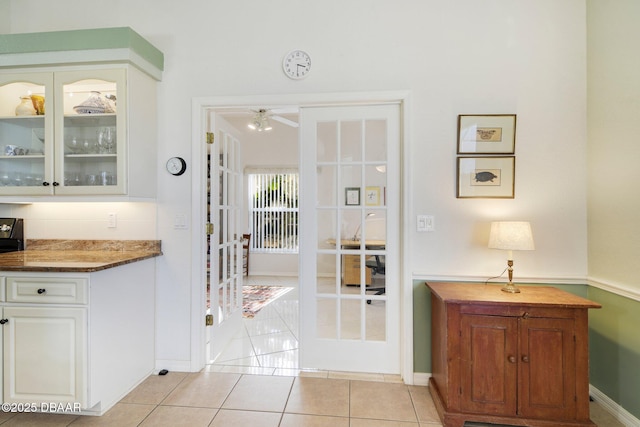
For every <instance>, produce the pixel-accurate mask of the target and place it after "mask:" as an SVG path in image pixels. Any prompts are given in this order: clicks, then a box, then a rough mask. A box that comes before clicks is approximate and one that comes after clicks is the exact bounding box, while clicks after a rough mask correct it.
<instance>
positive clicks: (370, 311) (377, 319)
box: [365, 300, 387, 341]
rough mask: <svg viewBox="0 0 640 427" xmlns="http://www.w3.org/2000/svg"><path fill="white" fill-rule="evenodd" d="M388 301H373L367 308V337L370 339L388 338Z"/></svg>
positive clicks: (381, 339) (380, 339)
mask: <svg viewBox="0 0 640 427" xmlns="http://www.w3.org/2000/svg"><path fill="white" fill-rule="evenodd" d="M386 309H387V302H386V301H378V300H375V301H371V303H370V304H367V308H366V309H365V316H366V319H365V328H366V330H365V331H366V332H365V335H366V337H365V339H367V340H369V341H385V340H386V339H387V325H386V323H385V319H386V318H387V313H386Z"/></svg>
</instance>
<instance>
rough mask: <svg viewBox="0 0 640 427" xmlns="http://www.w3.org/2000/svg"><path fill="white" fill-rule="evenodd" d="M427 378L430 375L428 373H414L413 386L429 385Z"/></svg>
mask: <svg viewBox="0 0 640 427" xmlns="http://www.w3.org/2000/svg"><path fill="white" fill-rule="evenodd" d="M429 378H431V374H430V373H426V372H414V373H413V384H414V385H429Z"/></svg>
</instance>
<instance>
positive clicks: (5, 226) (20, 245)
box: [0, 218, 24, 253]
mask: <svg viewBox="0 0 640 427" xmlns="http://www.w3.org/2000/svg"><path fill="white" fill-rule="evenodd" d="M21 250H24V222H23V220H22V218H0V253H4V252H14V251H21Z"/></svg>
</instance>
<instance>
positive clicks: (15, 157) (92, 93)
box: [0, 29, 161, 203]
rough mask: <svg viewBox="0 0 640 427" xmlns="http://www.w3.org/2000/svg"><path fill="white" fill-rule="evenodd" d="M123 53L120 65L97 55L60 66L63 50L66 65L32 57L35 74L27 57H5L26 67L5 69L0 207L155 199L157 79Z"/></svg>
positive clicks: (0, 81) (0, 85)
mask: <svg viewBox="0 0 640 427" xmlns="http://www.w3.org/2000/svg"><path fill="white" fill-rule="evenodd" d="M113 30H118V32H116V33H114V32H113V31H111V32H109V33H108V34H111V35H114V34H115V35H117V34H121V33H123V34H125V35H127V36H130V35H131V34H134V35H136V34H135V33H133V32H132V31H131V30H130V29H113ZM86 31H89V33H87V32H86ZM91 31H92V30H83V31H80V33H82V34H76V32H63V33H64V37H62V38H61V40H62V42H63V44H64V40H66V38H68V37H69V33H72V35H73V37H82V36H88V35H93V32H91ZM95 31H98V32H100V31H104V30H95ZM51 34H54V35H56V34H57V33H51ZM100 34H102V33H100ZM102 35H103V36H104V34H102ZM15 36H19V35H15ZM23 36H28V35H23ZM136 36H137V35H136ZM2 37H11V36H2ZM52 37H53V36H52ZM138 37H139V36H138ZM116 39H117V38H116ZM140 39H141V38H140ZM11 40H12V39H9V42H10V41H11ZM142 40H143V39H142ZM127 43H129V41H127ZM136 43H141V42H140V40H139V39H136ZM8 44H9V45H10V44H11V43H8ZM116 47H118V46H114V48H116ZM132 49H133V48H132ZM121 50H122V49H115V51H117V52H118V54H117V55H116V57H114V58H113V63H109V61H101V62H98V61H93V60H91V58H93V56H92V51H91V50H90V49H89V50H87V52H88V53H87V55H88V56H87V58H89V59H88V60H87V61H80V63H78V61H77V60H76V61H74V63H73V64H71V63H69V64H65V63H58V62H62V61H64V60H65V58H66V57H67V53H66V52H64V51H63V49H62V50H61V51H60V52H58V53H59V56H60V58H59V61H54V60H52V59H51V58H55V57H56V53H57V52H56V51H54V52H47V54H48V56H46V58H45V59H43V57H42V54H29V55H27V58H33V62H34V65H33V66H29V67H24V66H22V65H23V64H24V63H28V60H27V59H25V58H24V56H22V55H16V54H14V53H5V52H2V51H0V58H3V57H5V55H6V57H7V58H8V59H9V60H13V61H14V62H16V64H17V63H20V64H21V66H17V65H16V66H15V67H10V66H4V67H2V69H0V203H1V202H3V201H44V200H55V201H60V200H75V201H77V200H96V199H98V200H101V199H105V198H109V199H110V200H115V201H117V200H135V199H140V200H146V199H154V198H155V197H156V167H157V166H156V165H157V159H156V157H157V149H156V138H157V130H156V129H157V121H156V108H157V107H156V100H157V95H156V92H157V87H156V83H157V75H153V74H154V73H153V72H149V68H153V67H150V66H149V63H148V62H147V61H144V60H140V58H138V55H134V54H132V55H131V56H130V57H129V56H127V57H126V60H124V59H122V58H119V57H118V55H120V52H121ZM107 52H108V51H104V52H103V55H105V56H106V57H109V56H110V55H108V54H107ZM160 55H161V54H160ZM132 57H133V58H136V59H138V60H139V61H141V62H143V63H144V64H143V65H144V66H142V67H140V66H137V64H135V61H134V60H132V59H131V58H132ZM16 58H20V60H16ZM45 62H46V63H47V64H46V65H45V64H43V63H45ZM51 62H55V63H54V64H51ZM84 62H86V63H84ZM105 62H106V63H105ZM156 71H157V70H156Z"/></svg>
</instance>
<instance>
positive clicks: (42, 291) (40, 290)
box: [38, 288, 47, 294]
mask: <svg viewBox="0 0 640 427" xmlns="http://www.w3.org/2000/svg"><path fill="white" fill-rule="evenodd" d="M45 292H47V290H46V289H44V288H40V289H38V293H39V294H44V293H45Z"/></svg>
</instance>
